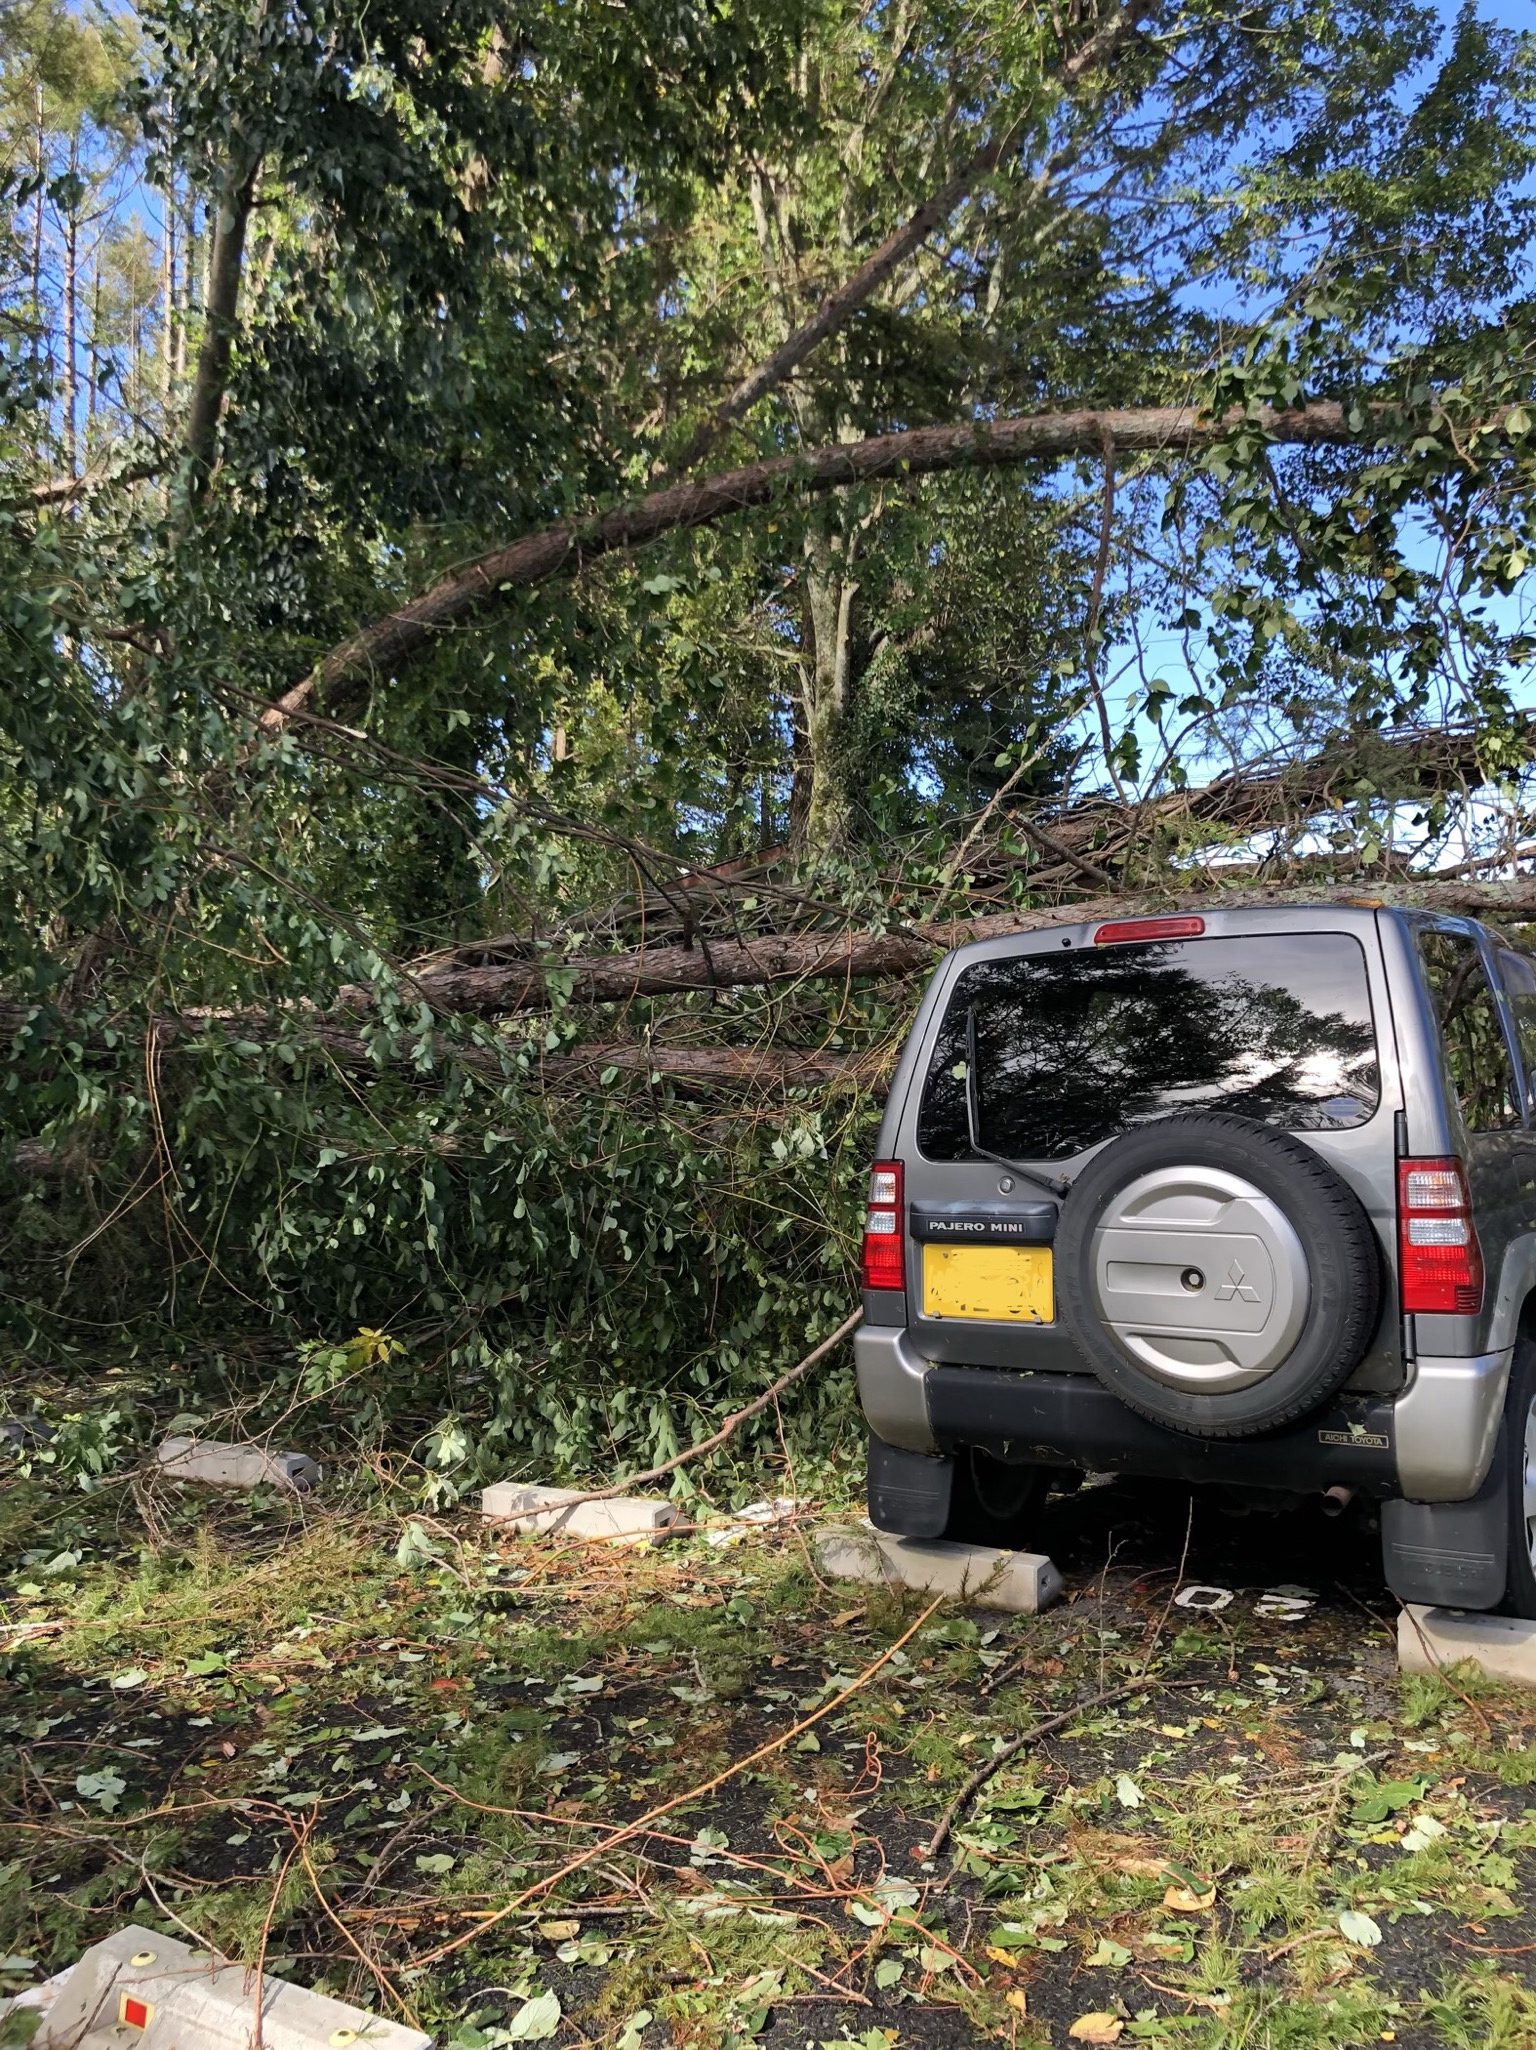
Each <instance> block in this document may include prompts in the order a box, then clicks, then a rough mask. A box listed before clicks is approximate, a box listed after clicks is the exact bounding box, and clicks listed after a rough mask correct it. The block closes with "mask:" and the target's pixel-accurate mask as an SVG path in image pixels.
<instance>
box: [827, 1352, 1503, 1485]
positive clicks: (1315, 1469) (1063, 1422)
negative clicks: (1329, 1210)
mask: <svg viewBox="0 0 1536 2050" xmlns="http://www.w3.org/2000/svg"><path fill="white" fill-rule="evenodd" d="M853 1345H854V1359H855V1364H856V1367H857V1370H858V1381H859V1398H860V1401H861V1402H862V1404H863V1408H864V1414H865V1416H866V1418H867V1419H868V1421H869V1427H870V1429H871V1430H872V1431H873V1432H874V1434H875V1436H876V1437H877V1438H879V1439H882V1440H883V1441H884V1443H886V1444H887V1445H895V1446H899V1447H901V1448H902V1449H903V1450H905V1451H908V1452H925V1453H934V1452H952V1451H953V1450H954V1449H955V1448H956V1447H957V1446H959V1445H978V1446H981V1447H982V1448H983V1449H985V1450H988V1451H991V1452H995V1453H997V1454H998V1455H999V1456H1002V1457H1006V1458H1011V1459H1016V1460H1026V1461H1035V1462H1038V1463H1039V1464H1041V1465H1050V1466H1081V1467H1088V1468H1091V1469H1092V1470H1093V1471H1095V1472H1101V1473H1134V1474H1147V1475H1153V1476H1162V1477H1165V1478H1168V1479H1173V1480H1185V1481H1223V1482H1227V1483H1231V1484H1235V1485H1238V1486H1249V1487H1263V1488H1284V1489H1293V1490H1298V1491H1301V1492H1311V1491H1312V1490H1314V1489H1319V1490H1320V1489H1323V1488H1329V1487H1334V1486H1343V1487H1352V1488H1357V1489H1359V1490H1360V1492H1361V1493H1363V1494H1368V1495H1372V1496H1375V1497H1377V1498H1378V1499H1387V1498H1390V1497H1393V1496H1404V1497H1407V1498H1408V1499H1409V1500H1411V1501H1416V1502H1460V1501H1466V1500H1468V1499H1469V1498H1470V1497H1471V1496H1473V1495H1475V1494H1476V1493H1477V1491H1478V1488H1479V1487H1480V1486H1481V1484H1482V1482H1483V1480H1484V1479H1485V1478H1486V1476H1487V1473H1488V1470H1489V1466H1490V1464H1491V1461H1492V1459H1493V1452H1494V1446H1495V1444H1496V1442H1497V1438H1498V1429H1499V1419H1500V1417H1501V1415H1502V1414H1503V1405H1504V1390H1505V1386H1506V1384H1507V1382H1508V1379H1509V1364H1510V1353H1509V1351H1508V1350H1505V1351H1502V1352H1497V1353H1487V1354H1484V1355H1482V1356H1481V1357H1479V1358H1475V1359H1433V1358H1422V1357H1421V1358H1420V1359H1419V1360H1418V1361H1417V1363H1416V1365H1415V1366H1414V1368H1413V1370H1412V1374H1413V1378H1412V1379H1411V1381H1410V1382H1409V1385H1408V1387H1407V1388H1406V1389H1405V1390H1404V1391H1403V1393H1402V1394H1401V1395H1399V1396H1396V1397H1390V1396H1384V1395H1369V1394H1345V1395H1342V1396H1339V1397H1337V1398H1336V1399H1335V1400H1334V1401H1333V1402H1332V1403H1331V1404H1330V1405H1329V1406H1328V1408H1327V1409H1325V1410H1323V1411H1321V1412H1319V1413H1318V1414H1317V1415H1315V1416H1312V1417H1309V1418H1308V1419H1307V1421H1306V1422H1305V1423H1304V1424H1302V1425H1301V1426H1299V1427H1298V1428H1297V1429H1295V1430H1292V1431H1285V1432H1280V1433H1277V1434H1275V1435H1273V1436H1270V1437H1264V1438H1250V1439H1225V1438H1219V1439H1216V1438H1191V1437H1186V1436H1185V1435H1184V1434H1183V1433H1182V1432H1178V1431H1168V1430H1164V1429H1163V1428H1162V1426H1161V1425H1158V1424H1153V1423H1148V1422H1147V1421H1146V1419H1145V1418H1143V1417H1140V1416H1138V1415H1136V1413H1135V1412H1134V1411H1133V1410H1130V1409H1127V1408H1126V1407H1125V1405H1124V1403H1122V1402H1120V1401H1118V1400H1117V1399H1116V1397H1114V1396H1113V1395H1111V1394H1110V1393H1109V1391H1108V1390H1107V1389H1106V1388H1103V1387H1101V1386H1100V1384H1099V1383H1098V1382H1097V1381H1096V1380H1094V1379H1093V1377H1092V1376H1091V1375H1089V1374H1081V1373H1076V1374H1059V1373H1023V1374H1021V1373H1009V1372H1005V1371H1003V1370H1001V1369H997V1368H989V1367H956V1366H943V1365H935V1364H934V1363H933V1362H932V1361H930V1360H927V1359H924V1358H923V1356H922V1354H921V1353H919V1352H918V1351H917V1349H916V1347H915V1345H914V1344H913V1342H912V1338H911V1335H910V1333H909V1332H908V1331H906V1330H905V1329H903V1328H901V1327H899V1326H889V1325H868V1324H866V1325H865V1326H863V1327H862V1328H861V1329H860V1330H859V1331H858V1332H856V1333H855V1335H854V1341H853Z"/></svg>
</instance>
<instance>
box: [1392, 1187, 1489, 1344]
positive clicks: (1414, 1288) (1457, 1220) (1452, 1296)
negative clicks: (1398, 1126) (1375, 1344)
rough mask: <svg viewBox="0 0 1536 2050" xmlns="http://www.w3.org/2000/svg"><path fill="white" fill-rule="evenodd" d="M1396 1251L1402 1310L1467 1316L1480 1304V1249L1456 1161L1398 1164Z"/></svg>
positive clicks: (1475, 1312)
mask: <svg viewBox="0 0 1536 2050" xmlns="http://www.w3.org/2000/svg"><path fill="white" fill-rule="evenodd" d="M1397 1251H1398V1275H1399V1282H1400V1285H1401V1288H1402V1302H1403V1310H1404V1313H1405V1314H1407V1313H1409V1312H1414V1311H1422V1312H1424V1313H1425V1314H1426V1315H1431V1316H1432V1315H1434V1314H1436V1313H1437V1312H1448V1313H1449V1314H1450V1315H1452V1316H1457V1317H1471V1316H1475V1315H1476V1314H1477V1312H1478V1311H1479V1310H1480V1309H1481V1308H1482V1306H1483V1249H1482V1247H1481V1246H1480V1245H1479V1244H1478V1243H1477V1229H1476V1227H1475V1226H1474V1224H1473V1222H1472V1197H1471V1194H1470V1192H1469V1190H1468V1188H1467V1171H1466V1169H1465V1168H1464V1167H1463V1166H1462V1164H1461V1162H1460V1161H1459V1160H1456V1159H1448V1160H1400V1161H1399V1162H1398V1164H1397Z"/></svg>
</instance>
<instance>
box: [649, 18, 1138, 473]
mask: <svg viewBox="0 0 1536 2050" xmlns="http://www.w3.org/2000/svg"><path fill="white" fill-rule="evenodd" d="M1145 12H1146V10H1145V8H1144V7H1142V6H1140V5H1136V6H1131V7H1127V8H1126V9H1125V10H1124V11H1123V12H1122V13H1120V14H1117V15H1116V16H1115V17H1114V19H1113V20H1112V21H1110V22H1108V23H1106V24H1105V26H1104V27H1103V28H1101V29H1100V30H1099V31H1098V33H1097V34H1096V35H1094V36H1091V37H1090V38H1089V40H1088V41H1087V42H1086V43H1085V44H1084V45H1083V47H1082V49H1080V50H1079V51H1077V53H1076V54H1075V55H1074V56H1072V57H1069V58H1068V59H1067V60H1066V62H1065V63H1064V64H1063V65H1062V66H1061V68H1060V70H1059V71H1058V72H1057V74H1056V78H1057V81H1058V82H1059V83H1060V84H1062V85H1064V86H1066V87H1068V88H1070V87H1072V86H1075V85H1077V84H1078V83H1079V82H1080V81H1081V80H1082V79H1084V78H1085V77H1088V76H1090V75H1091V74H1092V73H1094V72H1097V71H1099V70H1101V69H1102V68H1103V66H1104V65H1105V64H1107V63H1108V62H1109V60H1110V59H1111V58H1112V57H1113V56H1115V55H1116V53H1117V52H1118V51H1119V50H1120V48H1121V46H1122V45H1123V44H1124V43H1125V42H1126V41H1127V40H1128V39H1129V38H1130V36H1131V35H1132V34H1133V32H1134V31H1135V30H1136V28H1137V25H1138V23H1139V21H1140V18H1141V16H1142V15H1143V14H1144V13H1145ZM1018 135H1019V126H1018V124H1015V125H1013V126H1011V127H1008V128H1005V129H1002V130H1000V131H999V132H998V134H997V135H995V136H994V137H993V139H992V140H991V142H989V143H988V144H987V145H986V146H985V148H983V149H979V150H978V151H977V152H976V154H975V155H974V156H973V157H972V158H971V159H970V161H969V163H967V164H964V165H963V166H962V167H961V168H960V170H958V171H957V172H956V173H955V175H954V177H953V178H951V179H950V180H949V182H948V184H946V185H943V186H941V187H940V188H939V190H938V191H937V192H935V193H932V194H930V195H929V197H928V198H927V199H925V200H924V201H923V203H922V205H921V206H919V207H918V208H917V209H916V211H915V212H913V213H912V214H910V215H909V216H908V218H907V219H906V220H905V221H903V223H902V225H901V226H900V227H899V228H897V229H895V230H894V231H893V232H892V233H891V234H889V235H887V236H886V238H885V240H884V241H883V242H882V243H881V244H880V246H879V248H878V249H876V250H875V251H874V252H873V254H872V255H870V256H868V257H866V258H865V260H864V262H863V263H861V264H860V266H859V268H858V269H857V270H856V271H855V272H854V273H853V275H852V277H850V278H847V279H845V280H844V282H843V283H842V284H841V285H839V286H838V288H837V290H836V291H835V292H831V293H829V294H828V295H827V297H826V298H825V299H823V300H822V302H821V304H820V305H819V306H818V307H817V309H816V311H815V312H814V313H813V314H812V315H811V317H810V319H809V320H807V321H806V322H805V323H804V324H803V326H801V327H798V328H796V330H795V332H794V333H793V334H792V335H790V336H789V337H788V338H787V339H786V340H785V341H783V342H781V343H780V345H779V346H778V348H776V349H775V350H774V351H773V353H772V354H771V355H769V356H766V357H764V359H763V361H762V362H761V363H759V364H758V365H757V366H756V367H755V368H754V369H752V370H749V371H748V373H747V375H746V376H745V377H744V378H743V379H742V380H741V382H740V383H739V384H738V385H737V386H736V388H735V390H734V391H733V392H731V393H730V395H729V396H728V397H727V398H724V399H722V400H721V401H720V403H719V405H717V406H716V407H715V409H714V410H713V412H711V413H710V414H709V415H708V417H707V418H706V419H704V420H703V421H701V422H700V424H699V426H698V427H697V428H696V429H695V430H694V433H693V435H692V437H691V438H690V440H689V442H688V444H687V446H686V447H685V448H684V449H683V451H682V452H681V454H680V455H678V456H677V458H676V459H675V460H674V461H673V462H671V463H669V464H668V465H667V466H666V467H667V472H668V474H669V475H671V476H673V477H680V476H683V475H685V474H686V473H687V472H688V471H689V470H691V469H692V468H693V467H694V465H695V464H696V463H698V462H699V461H700V460H701V459H702V458H703V456H704V455H705V454H706V453H707V452H708V451H709V449H710V448H711V447H712V446H713V445H714V443H715V442H716V441H718V440H719V438H720V436H721V435H722V434H723V433H724V432H725V430H726V429H727V428H728V427H729V426H730V425H731V424H732V422H733V421H736V420H739V419H740V418H741V416H742V414H743V413H746V412H748V411H749V410H750V409H751V408H752V407H753V406H755V405H756V404H757V401H758V400H759V399H761V398H766V397H767V395H768V393H769V392H771V391H773V390H774V389H775V387H776V386H778V385H781V384H782V383H783V382H784V380H785V378H786V377H788V376H790V375H791V373H792V372H794V371H795V370H797V369H798V368H799V366H800V365H801V364H802V363H803V362H804V361H805V359H806V357H807V356H809V355H810V354H811V353H812V351H813V350H814V349H816V348H817V347H818V346H819V345H820V344H821V343H822V342H824V341H826V340H827V339H828V337H829V336H831V335H834V334H836V333H837V331H838V329H839V328H840V327H842V326H843V325H844V323H845V322H846V321H848V320H849V319H850V318H851V317H852V316H853V315H854V314H855V313H856V312H857V311H858V310H859V308H860V307H861V306H862V305H863V304H864V302H865V301H866V300H867V299H868V298H869V297H870V295H871V294H872V293H873V292H875V291H876V290H877V289H878V288H879V287H880V286H881V285H882V284H884V282H885V280H886V279H887V278H888V277H889V276H890V275H891V273H892V272H893V271H894V270H896V268H897V267H898V266H899V265H900V264H902V263H903V262H904V261H905V260H906V258H907V257H909V256H910V255H911V254H912V253H913V251H914V250H916V249H918V248H919V247H920V246H921V245H922V244H923V243H924V242H926V241H927V239H928V237H929V236H930V235H931V234H932V233H933V231H934V229H935V228H937V227H939V226H941V225H942V224H943V222H945V221H946V220H947V219H948V218H949V216H950V215H951V214H952V213H953V212H954V210H955V208H956V207H957V206H958V205H959V204H960V202H961V200H963V199H964V198H966V196H967V195H968V194H969V193H970V192H972V191H973V190H974V189H975V187H976V186H977V185H979V184H980V183H981V182H982V180H983V179H985V178H989V177H990V176H991V175H992V173H993V172H994V171H995V170H996V169H997V167H998V165H999V164H1000V163H1001V162H1002V161H1003V159H1004V158H1005V157H1006V156H1007V154H1008V152H1009V151H1010V150H1011V149H1012V147H1013V145H1014V143H1015V142H1016V141H1017V139H1018Z"/></svg>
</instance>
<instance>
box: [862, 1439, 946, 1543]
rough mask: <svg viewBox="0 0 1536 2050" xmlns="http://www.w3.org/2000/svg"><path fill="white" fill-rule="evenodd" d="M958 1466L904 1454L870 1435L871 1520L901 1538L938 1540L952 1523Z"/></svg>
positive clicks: (932, 1458)
mask: <svg viewBox="0 0 1536 2050" xmlns="http://www.w3.org/2000/svg"><path fill="white" fill-rule="evenodd" d="M954 1478H955V1462H954V1461H953V1460H952V1459H944V1458H936V1457H934V1456H932V1455H930V1454H928V1453H925V1452H904V1451H903V1450H902V1449H901V1448H900V1447H899V1446H897V1445H887V1444H886V1443H885V1441H884V1439H882V1438H877V1437H875V1435H874V1434H873V1432H871V1434H870V1440H869V1520H870V1522H871V1523H872V1524H873V1525H874V1526H875V1529H876V1530H889V1531H894V1532H895V1533H896V1534H897V1535H898V1536H900V1537H913V1538H936V1537H942V1536H943V1535H944V1526H945V1525H946V1524H947V1523H948V1522H949V1497H950V1490H951V1488H952V1487H953V1485H954Z"/></svg>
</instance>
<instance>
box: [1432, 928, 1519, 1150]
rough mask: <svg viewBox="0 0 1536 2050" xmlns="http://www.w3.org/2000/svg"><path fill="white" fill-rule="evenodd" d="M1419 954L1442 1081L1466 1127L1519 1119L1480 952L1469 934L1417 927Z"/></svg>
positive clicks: (1482, 1128) (1489, 1127)
mask: <svg viewBox="0 0 1536 2050" xmlns="http://www.w3.org/2000/svg"><path fill="white" fill-rule="evenodd" d="M1419 958H1420V960H1421V961H1422V962H1423V963H1424V980H1425V981H1426V983H1428V985H1429V994H1430V998H1431V1000H1432V1002H1433V1004H1434V1007H1435V1016H1436V1018H1437V1019H1438V1020H1439V1023H1440V1045H1441V1049H1442V1051H1443V1053H1444V1056H1445V1074H1446V1080H1447V1081H1448V1082H1449V1083H1450V1085H1451V1088H1452V1090H1453V1091H1454V1092H1455V1095H1456V1101H1457V1102H1458V1103H1459V1104H1460V1105H1461V1117H1462V1122H1463V1124H1465V1126H1466V1128H1467V1130H1468V1131H1469V1132H1497V1131H1501V1130H1503V1129H1504V1127H1506V1126H1508V1125H1518V1124H1519V1122H1520V1102H1519V1098H1518V1097H1517V1095H1516V1094H1515V1071H1514V1067H1513V1065H1512V1063H1511V1061H1510V1058H1509V1048H1508V1046H1507V1045H1506V1044H1505V1040H1504V1025H1503V1021H1502V1020H1501V1019H1500V1017H1499V1007H1498V1003H1497V1002H1496V1000H1495V998H1494V994H1493V990H1492V988H1491V986H1490V985H1489V981H1488V976H1487V972H1486V970H1485V969H1484V967H1483V957H1482V955H1481V954H1480V953H1479V952H1478V949H1477V943H1476V941H1475V940H1473V939H1472V938H1471V937H1470V935H1469V934H1467V933H1462V932H1441V931H1439V930H1438V929H1436V928H1435V927H1432V926H1425V927H1422V928H1421V929H1420V932H1419Z"/></svg>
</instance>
